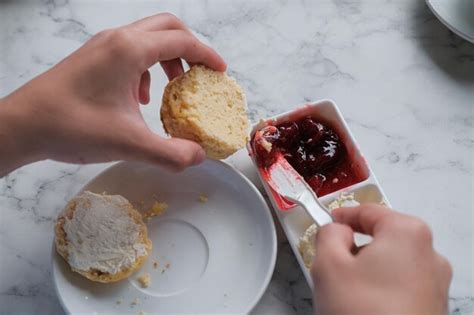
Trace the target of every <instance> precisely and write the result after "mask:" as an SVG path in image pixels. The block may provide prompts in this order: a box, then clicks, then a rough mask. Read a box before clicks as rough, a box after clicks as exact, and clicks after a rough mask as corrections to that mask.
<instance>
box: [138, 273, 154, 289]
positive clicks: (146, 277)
mask: <svg viewBox="0 0 474 315" xmlns="http://www.w3.org/2000/svg"><path fill="white" fill-rule="evenodd" d="M137 281H138V283H140V285H141V287H142V288H148V286H150V283H151V278H150V274H149V273H144V274H142V275H141V276H140V277H138V278H137Z"/></svg>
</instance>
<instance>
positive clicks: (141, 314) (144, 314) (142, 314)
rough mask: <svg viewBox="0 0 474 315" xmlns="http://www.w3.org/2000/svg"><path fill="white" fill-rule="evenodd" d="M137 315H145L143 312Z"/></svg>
mask: <svg viewBox="0 0 474 315" xmlns="http://www.w3.org/2000/svg"><path fill="white" fill-rule="evenodd" d="M138 315H146V313H145V312H144V311H141V312H140V313H138Z"/></svg>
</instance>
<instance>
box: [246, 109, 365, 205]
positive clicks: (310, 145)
mask: <svg viewBox="0 0 474 315" xmlns="http://www.w3.org/2000/svg"><path fill="white" fill-rule="evenodd" d="M253 147H254V150H255V153H256V158H257V162H258V164H259V166H260V167H261V168H267V167H269V166H270V165H271V164H272V163H273V161H274V157H275V153H276V152H281V153H282V154H283V156H284V157H285V158H286V159H287V160H288V162H289V163H290V164H291V165H292V166H293V168H294V169H295V170H296V171H297V172H298V173H300V174H301V175H302V176H303V177H304V179H305V180H306V182H307V183H308V184H309V185H310V186H311V188H312V189H313V190H314V191H315V192H316V194H317V195H318V196H324V195H326V194H329V193H331V192H333V191H337V190H339V189H342V188H344V187H348V186H351V185H353V184H355V183H358V182H361V181H363V180H364V179H365V177H364V174H363V173H362V172H361V171H360V170H359V168H358V167H357V166H356V165H355V163H354V161H352V159H351V157H350V156H349V154H348V153H347V149H346V147H345V146H344V144H343V143H342V141H341V138H340V137H339V135H338V134H337V133H336V132H335V131H334V130H333V129H331V128H330V127H329V126H328V125H326V124H323V123H321V122H319V121H317V120H315V119H314V118H311V117H305V118H303V119H300V120H298V121H295V122H287V123H282V124H280V125H276V126H271V125H270V126H266V127H264V128H262V129H261V130H259V131H257V132H256V134H255V136H254V138H253Z"/></svg>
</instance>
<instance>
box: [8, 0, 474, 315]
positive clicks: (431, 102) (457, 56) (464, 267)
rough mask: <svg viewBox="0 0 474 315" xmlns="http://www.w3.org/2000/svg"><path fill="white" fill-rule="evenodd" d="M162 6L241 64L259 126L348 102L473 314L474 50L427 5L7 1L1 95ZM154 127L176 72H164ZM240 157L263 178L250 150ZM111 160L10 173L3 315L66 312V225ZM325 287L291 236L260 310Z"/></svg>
mask: <svg viewBox="0 0 474 315" xmlns="http://www.w3.org/2000/svg"><path fill="white" fill-rule="evenodd" d="M160 11H170V12H173V13H175V14H176V15H177V16H179V17H180V18H181V19H183V20H184V21H185V22H186V23H187V24H188V25H189V26H190V27H191V28H192V29H193V30H194V31H195V32H196V33H197V34H199V36H200V37H201V38H204V39H205V40H207V41H208V42H209V43H210V44H211V45H212V46H213V47H215V48H216V49H217V50H218V51H219V52H220V53H221V54H222V55H223V56H224V58H225V59H226V60H227V62H228V64H229V71H230V73H231V74H232V75H234V76H235V77H236V78H237V79H238V80H239V82H240V83H241V84H242V85H243V86H244V88H245V90H246V93H247V97H248V100H249V107H250V114H251V118H252V120H253V121H256V120H258V119H259V118H260V117H265V116H268V115H272V114H275V113H279V112H281V111H285V110H288V109H290V108H292V107H293V106H295V105H298V104H301V103H303V102H305V101H308V100H317V99H321V98H332V99H334V100H335V101H336V102H337V103H338V105H339V106H340V108H341V110H342V112H343V114H344V115H345V117H346V118H347V121H348V123H349V126H350V128H351V129H352V131H353V133H354V134H355V136H356V138H357V139H358V141H359V143H360V146H361V147H362V150H363V152H364V153H365V155H366V157H367V159H368V160H369V162H370V163H371V165H372V167H373V169H374V171H375V173H376V174H377V176H378V178H379V180H380V182H381V184H382V186H383V187H384V189H385V191H386V193H387V195H388V197H389V199H390V201H391V202H392V204H393V205H394V206H395V207H396V208H397V209H398V210H400V211H402V212H406V213H410V214H414V215H417V216H420V217H422V218H423V219H424V220H426V221H427V222H428V223H429V225H430V226H431V228H432V230H433V233H434V238H435V246H436V248H437V249H438V250H439V251H440V252H441V253H442V254H444V255H445V256H447V257H449V259H450V261H451V263H452V265H453V268H454V279H453V282H452V286H451V291H450V296H451V299H450V310H451V313H452V314H472V312H473V305H474V297H473V296H474V294H473V263H474V262H473V255H474V253H473V251H474V250H473V246H474V245H473V244H474V239H473V232H472V229H473V225H474V222H473V210H474V209H473V195H474V189H473V147H474V139H473V137H474V131H473V124H474V116H473V106H474V45H470V44H468V43H467V42H465V41H463V40H461V39H460V38H458V37H457V36H455V35H453V34H451V33H450V32H449V31H448V30H447V29H445V27H443V26H442V25H441V24H440V23H439V22H438V21H437V20H436V19H435V18H434V17H433V15H432V14H431V13H430V12H429V11H428V9H427V7H426V6H425V4H424V1H422V0H397V1H393V0H392V1H389V0H386V1H384V0H364V1H362V0H353V1H351V0H320V1H309V0H300V1H274V2H269V1H231V0H222V1H218V0H214V1H212V0H207V1H206V0H201V1H92V0H91V1H67V0H48V1H30V2H27V1H13V0H11V1H8V0H1V1H0V30H1V31H0V96H4V95H6V94H8V92H10V91H12V90H13V89H15V88H17V87H19V86H20V85H21V84H23V83H25V82H26V81H28V80H29V79H31V78H32V77H34V76H35V75H37V74H39V73H41V72H43V71H45V70H46V69H48V68H49V67H50V66H52V65H54V64H55V63H57V62H58V61H59V60H60V59H61V58H63V57H64V56H65V55H67V54H68V53H70V52H72V51H73V50H75V49H76V48H78V47H79V46H80V45H81V44H82V43H83V42H84V41H86V40H87V39H88V38H90V37H91V35H92V34H94V33H96V32H98V31H100V30H101V29H103V28H109V27H113V26H117V25H120V24H123V23H127V22H129V21H132V20H135V19H138V18H140V17H144V16H147V15H151V14H154V13H157V12H160ZM152 76H153V83H152V102H151V103H152V104H153V105H151V106H149V107H146V108H143V114H144V116H145V118H146V120H147V122H148V123H149V124H150V125H151V126H153V128H154V129H155V130H157V131H159V132H162V130H161V127H160V123H159V119H158V106H159V103H160V96H161V93H162V90H163V87H164V85H165V82H166V81H165V77H164V75H163V74H162V73H161V71H160V69H159V68H158V67H155V68H153V69H152ZM232 162H233V163H234V164H235V165H237V166H238V168H240V169H242V170H243V171H244V172H245V174H247V175H248V176H250V177H251V178H252V179H255V174H254V171H253V170H252V169H251V168H250V165H249V161H248V159H247V157H246V156H245V154H244V153H240V154H237V156H236V157H234V158H233V159H232ZM107 166H108V165H105V164H101V165H89V166H76V165H66V164H60V163H55V162H50V161H45V162H40V163H36V164H33V165H29V166H27V167H24V168H22V169H20V170H18V171H16V172H14V173H12V174H10V175H9V176H7V177H5V178H3V179H1V180H0V313H1V314H17V313H25V314H30V313H31V314H33V313H35V314H40V313H41V314H61V313H62V310H61V307H60V305H59V303H58V299H57V297H56V296H55V292H54V289H53V285H52V281H51V270H50V250H51V242H52V238H53V231H52V227H53V220H54V218H55V216H56V214H57V213H58V211H59V210H60V209H61V208H62V207H63V206H64V204H65V202H66V201H67V200H68V198H70V197H71V196H72V195H73V194H74V193H75V192H76V191H77V190H78V189H79V188H80V187H81V186H82V185H83V184H84V183H86V182H87V181H88V180H89V179H91V178H92V177H93V176H94V175H96V174H97V173H98V172H99V171H100V170H102V169H104V168H105V167H107ZM311 310H312V306H311V293H310V291H309V289H308V287H307V285H306V283H305V281H304V279H303V276H302V273H301V271H300V270H299V267H298V265H297V263H296V261H295V259H294V257H293V255H292V253H291V250H290V248H289V246H288V244H287V243H286V240H285V238H284V237H283V236H282V235H280V243H279V254H278V261H277V267H276V270H275V274H274V276H273V279H272V282H271V284H270V286H269V288H268V290H267V292H266V294H265V296H264V298H263V299H262V301H261V302H260V303H259V305H258V306H257V308H256V309H255V312H254V313H255V314H310V313H311Z"/></svg>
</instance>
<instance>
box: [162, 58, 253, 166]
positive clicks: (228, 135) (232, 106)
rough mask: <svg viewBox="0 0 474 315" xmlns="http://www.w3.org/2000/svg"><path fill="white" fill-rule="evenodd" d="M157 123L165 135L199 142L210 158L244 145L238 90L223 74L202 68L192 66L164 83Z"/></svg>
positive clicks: (241, 100)
mask: <svg viewBox="0 0 474 315" xmlns="http://www.w3.org/2000/svg"><path fill="white" fill-rule="evenodd" d="M161 121H162V123H163V127H164V129H165V131H166V132H167V133H168V134H170V135H171V136H173V137H177V138H183V139H188V140H192V141H195V142H197V143H199V144H200V145H201V146H202V147H203V148H204V150H205V151H206V154H207V156H208V157H210V158H212V159H224V158H226V157H228V156H229V155H231V154H233V153H234V152H236V151H237V150H239V149H240V148H242V147H244V146H245V143H246V142H247V134H248V129H249V123H248V119H247V113H246V101H245V95H244V93H243V91H242V89H241V88H240V86H239V85H238V84H237V82H236V81H235V80H234V79H233V78H231V77H229V76H228V75H227V74H225V73H223V72H217V71H214V70H211V69H209V68H207V67H205V66H200V65H198V66H193V67H192V68H191V69H190V70H189V71H187V72H186V73H185V74H183V75H181V76H179V77H176V78H175V79H173V80H172V81H170V82H169V83H168V85H167V86H166V88H165V92H164V94H163V101H162V105H161Z"/></svg>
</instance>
